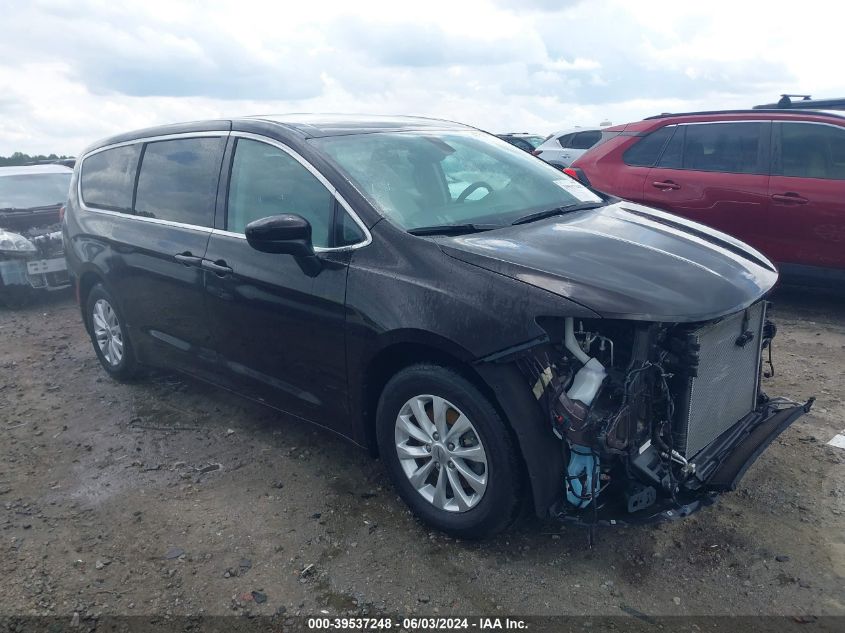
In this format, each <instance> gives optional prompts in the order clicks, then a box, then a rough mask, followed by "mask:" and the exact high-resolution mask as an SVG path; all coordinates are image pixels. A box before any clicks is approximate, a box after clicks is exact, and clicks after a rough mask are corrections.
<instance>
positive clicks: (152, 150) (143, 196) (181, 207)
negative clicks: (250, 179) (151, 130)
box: [135, 137, 224, 227]
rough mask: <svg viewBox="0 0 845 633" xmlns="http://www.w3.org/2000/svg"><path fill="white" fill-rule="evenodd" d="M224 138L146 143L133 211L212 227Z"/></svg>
mask: <svg viewBox="0 0 845 633" xmlns="http://www.w3.org/2000/svg"><path fill="white" fill-rule="evenodd" d="M223 144H224V139H223V138H216V137H215V138H205V137H203V138H185V139H176V140H172V141H157V142H155V143H149V144H148V145H147V147H146V149H145V150H144V156H143V158H142V159H141V172H140V174H139V175H138V193H137V195H136V198H135V212H136V213H137V214H138V215H142V216H144V217H148V218H158V219H161V220H171V221H173V222H181V223H183V224H193V225H196V226H207V227H211V226H213V225H214V201H215V199H216V197H217V179H218V177H219V174H220V161H221V159H222V155H223Z"/></svg>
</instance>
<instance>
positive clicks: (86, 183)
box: [80, 143, 141, 212]
mask: <svg viewBox="0 0 845 633" xmlns="http://www.w3.org/2000/svg"><path fill="white" fill-rule="evenodd" d="M140 154H141V144H140V143H137V144H135V145H126V146H124V147H115V148H114V149H107V150H105V151H102V152H98V153H97V154H92V155H91V156H89V157H88V158H86V159H85V160H84V162H83V163H82V174H81V176H80V184H81V186H82V202H84V203H85V204H86V205H88V206H90V207H99V208H101V209H109V210H111V211H127V212H129V211H131V210H132V188H133V187H134V185H135V173H136V172H137V169H138V156H139V155H140Z"/></svg>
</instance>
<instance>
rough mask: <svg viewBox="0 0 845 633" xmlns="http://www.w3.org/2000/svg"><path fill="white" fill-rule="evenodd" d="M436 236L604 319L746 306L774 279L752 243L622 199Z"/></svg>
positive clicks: (458, 253)
mask: <svg viewBox="0 0 845 633" xmlns="http://www.w3.org/2000/svg"><path fill="white" fill-rule="evenodd" d="M438 241H439V243H440V247H441V249H442V250H443V251H444V253H446V254H447V255H449V256H451V257H454V258H456V259H459V260H461V261H464V262H467V263H469V264H473V265H475V266H479V267H481V268H485V269H487V270H490V271H493V272H496V273H499V274H502V275H506V276H508V277H512V278H514V279H518V280H520V281H523V282H525V283H528V284H531V285H533V286H536V287H538V288H542V289H544V290H547V291H549V292H552V293H555V294H558V295H560V296H562V297H566V298H567V299H570V300H572V301H575V302H577V303H579V304H581V305H582V306H585V307H587V308H589V309H591V310H593V311H594V312H596V313H597V314H599V315H601V316H603V317H606V318H616V319H635V320H646V321H666V322H694V321H705V320H708V319H713V318H716V317H720V316H723V315H725V314H730V313H732V312H736V311H737V310H741V309H743V308H746V307H748V306H749V305H751V304H752V303H754V302H755V301H757V300H758V299H759V298H760V297H762V296H763V295H764V294H766V292H768V291H769V290H770V289H771V287H772V286H774V284H775V282H776V281H777V278H778V274H777V270H776V269H775V267H774V265H773V264H772V263H771V262H770V261H769V260H768V259H766V258H765V257H764V256H763V255H761V254H760V253H759V252H757V251H755V250H754V249H753V248H751V247H749V246H748V245H747V244H744V243H743V242H740V241H739V240H736V239H734V238H732V237H730V236H728V235H725V234H724V233H720V232H718V231H715V230H713V229H710V228H708V227H706V226H704V225H701V224H697V223H695V222H690V221H688V220H685V219H683V218H680V217H678V216H675V215H671V214H669V213H664V212H662V211H658V210H656V209H652V208H650V207H645V206H642V205H639V204H634V203H631V202H625V201H622V202H616V203H615V204H611V205H608V206H606V207H602V208H600V209H594V210H589V211H578V212H574V213H570V214H567V215H563V216H558V217H553V218H549V219H546V220H540V221H537V222H532V223H528V224H521V225H517V226H511V227H504V228H501V229H496V230H493V231H488V232H484V233H475V234H471V235H463V236H459V237H448V238H442V239H440V240H438Z"/></svg>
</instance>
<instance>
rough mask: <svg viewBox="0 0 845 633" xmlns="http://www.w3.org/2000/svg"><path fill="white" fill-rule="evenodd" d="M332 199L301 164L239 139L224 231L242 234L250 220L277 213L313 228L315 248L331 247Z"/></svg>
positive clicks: (262, 145) (271, 148)
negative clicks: (299, 218)
mask: <svg viewBox="0 0 845 633" xmlns="http://www.w3.org/2000/svg"><path fill="white" fill-rule="evenodd" d="M334 202H335V201H334V196H333V195H332V194H331V193H330V192H329V191H328V189H326V188H325V187H324V186H323V184H322V183H321V182H320V181H319V180H317V179H316V178H315V177H314V176H313V175H312V174H311V172H309V171H308V170H307V169H306V168H305V167H303V166H302V165H301V164H300V163H299V161H297V160H296V159H295V158H293V156H291V155H290V154H288V153H287V152H284V151H282V150H281V149H279V148H278V147H274V146H273V145H268V144H267V143H262V142H260V141H253V140H251V139H245V138H241V139H238V142H237V145H236V147H235V158H234V160H233V161H232V176H231V179H230V181H229V196H228V205H227V214H226V230H228V231H232V232H234V233H243V232H244V229H245V228H246V225H247V224H249V223H250V222H252V221H253V220H258V219H261V218H266V217H268V216H271V215H279V214H281V213H295V214H297V215H301V216H302V217H303V218H305V219H306V220H308V222H309V223H310V224H311V238H312V241H313V244H314V246H317V247H327V246H329V227H330V226H331V221H332V214H333V211H334Z"/></svg>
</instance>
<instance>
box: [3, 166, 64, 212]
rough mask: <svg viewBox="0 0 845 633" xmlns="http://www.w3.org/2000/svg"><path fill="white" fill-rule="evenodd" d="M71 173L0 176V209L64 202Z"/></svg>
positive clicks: (43, 205) (24, 207) (44, 205)
mask: <svg viewBox="0 0 845 633" xmlns="http://www.w3.org/2000/svg"><path fill="white" fill-rule="evenodd" d="M70 177H71V173H70V172H67V173H62V174H18V175H14V176H0V209H31V208H32V207H46V206H51V205H60V204H64V202H65V201H66V200H67V194H68V189H69V188H70Z"/></svg>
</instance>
